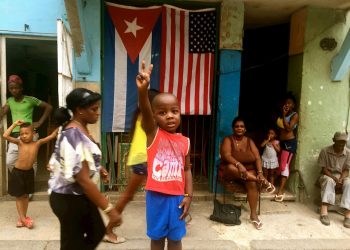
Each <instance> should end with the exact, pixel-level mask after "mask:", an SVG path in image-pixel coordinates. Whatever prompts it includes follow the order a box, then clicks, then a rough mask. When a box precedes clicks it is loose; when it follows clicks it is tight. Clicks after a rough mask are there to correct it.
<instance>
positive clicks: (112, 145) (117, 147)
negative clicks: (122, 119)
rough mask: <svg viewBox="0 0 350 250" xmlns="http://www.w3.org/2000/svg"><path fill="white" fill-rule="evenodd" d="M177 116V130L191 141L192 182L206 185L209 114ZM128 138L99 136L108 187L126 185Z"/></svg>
mask: <svg viewBox="0 0 350 250" xmlns="http://www.w3.org/2000/svg"><path fill="white" fill-rule="evenodd" d="M181 119H182V121H181V125H180V128H179V132H181V133H182V134H183V135H184V136H187V137H189V138H190V141H191V153H190V158H191V163H192V175H193V183H194V184H205V185H207V180H208V166H209V164H208V161H209V155H210V153H209V147H208V145H209V143H208V142H209V140H210V133H211V126H210V124H211V116H201V115H196V116H194V115H191V116H182V117H181ZM130 141H131V138H130V136H129V134H128V133H103V135H102V151H103V163H104V165H105V166H106V168H107V169H108V171H109V172H110V180H111V181H110V185H109V186H108V189H109V190H118V191H122V190H124V188H125V186H126V185H127V182H128V178H129V176H130V170H129V168H128V167H126V157H127V154H128V148H129V147H128V144H129V143H130ZM102 188H103V189H105V188H106V187H102ZM140 190H142V188H141V189H140Z"/></svg>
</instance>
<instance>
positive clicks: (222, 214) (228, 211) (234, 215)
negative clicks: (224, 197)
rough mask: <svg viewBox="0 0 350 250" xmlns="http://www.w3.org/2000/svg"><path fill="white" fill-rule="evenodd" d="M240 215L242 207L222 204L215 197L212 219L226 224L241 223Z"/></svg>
mask: <svg viewBox="0 0 350 250" xmlns="http://www.w3.org/2000/svg"><path fill="white" fill-rule="evenodd" d="M240 216H241V207H238V206H235V205H233V204H222V203H221V202H220V201H218V200H217V199H214V210H213V214H212V215H210V217H209V218H210V219H211V220H213V221H217V222H221V223H224V224H226V225H240V224H241V220H240V219H239V217H240Z"/></svg>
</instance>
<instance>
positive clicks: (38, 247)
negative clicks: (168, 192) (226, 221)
mask: <svg viewBox="0 0 350 250" xmlns="http://www.w3.org/2000/svg"><path fill="white" fill-rule="evenodd" d="M182 244H183V249H188V250H215V249H217V250H236V249H239V248H238V247H237V245H236V244H235V243H234V242H232V241H229V240H210V241H209V240H204V241H203V240H194V239H183V241H182ZM59 248H60V242H59V241H57V240H53V241H44V240H30V241H28V240H17V241H14V240H2V241H0V250H8V249H11V250H22V249H26V250H57V249H59ZM109 249H123V250H149V249H150V240H149V239H128V240H127V241H126V242H124V243H122V244H111V243H104V242H102V243H101V244H100V245H99V246H98V247H97V250H109Z"/></svg>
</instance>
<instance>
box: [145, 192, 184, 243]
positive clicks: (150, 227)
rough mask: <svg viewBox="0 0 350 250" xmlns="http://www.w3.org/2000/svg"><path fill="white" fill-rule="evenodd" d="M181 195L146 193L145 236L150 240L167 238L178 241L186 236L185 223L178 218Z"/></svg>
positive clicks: (180, 211) (180, 212)
mask: <svg viewBox="0 0 350 250" xmlns="http://www.w3.org/2000/svg"><path fill="white" fill-rule="evenodd" d="M182 200H183V195H166V194H162V193H158V192H153V191H147V193H146V220H147V235H148V237H150V238H151V239H152V240H160V239H163V238H168V239H169V240H172V241H179V240H181V239H182V237H184V236H185V235H186V222H185V220H180V219H179V217H180V216H181V214H182V213H183V208H179V205H180V204H181V202H182Z"/></svg>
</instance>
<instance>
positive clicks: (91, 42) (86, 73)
mask: <svg viewBox="0 0 350 250" xmlns="http://www.w3.org/2000/svg"><path fill="white" fill-rule="evenodd" d="M79 1H81V0H79ZM82 2H83V1H81V2H80V3H79V4H78V9H79V17H80V26H81V31H82V33H83V37H84V49H85V50H86V51H84V52H83V53H82V55H81V57H80V58H76V64H77V65H76V67H75V69H78V70H75V69H74V70H73V72H74V73H73V74H74V76H73V77H74V79H75V80H77V81H88V82H97V83H100V81H101V6H100V1H99V0H89V1H85V4H82ZM88 68H89V70H87V69H88ZM79 71H80V72H81V73H80V72H79Z"/></svg>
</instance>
